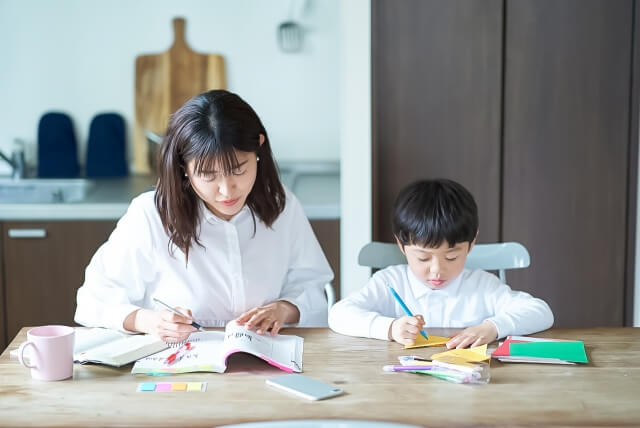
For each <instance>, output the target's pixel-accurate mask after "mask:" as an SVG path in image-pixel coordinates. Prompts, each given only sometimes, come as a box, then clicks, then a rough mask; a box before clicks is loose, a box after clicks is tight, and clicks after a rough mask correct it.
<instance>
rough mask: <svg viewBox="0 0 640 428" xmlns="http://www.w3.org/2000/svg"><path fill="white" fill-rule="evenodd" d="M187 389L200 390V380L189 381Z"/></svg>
mask: <svg viewBox="0 0 640 428" xmlns="http://www.w3.org/2000/svg"><path fill="white" fill-rule="evenodd" d="M187 391H202V382H189V383H188V384H187Z"/></svg>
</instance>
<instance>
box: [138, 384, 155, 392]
mask: <svg viewBox="0 0 640 428" xmlns="http://www.w3.org/2000/svg"><path fill="white" fill-rule="evenodd" d="M155 390H156V384H155V382H145V383H141V384H140V387H139V388H138V391H143V392H150V391H155Z"/></svg>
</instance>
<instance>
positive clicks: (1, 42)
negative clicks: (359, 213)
mask: <svg viewBox="0 0 640 428" xmlns="http://www.w3.org/2000/svg"><path fill="white" fill-rule="evenodd" d="M296 1H297V2H298V3H300V0H294V3H295V2H296ZM301 3H302V4H304V5H305V9H304V11H303V13H302V15H301V16H300V20H299V21H300V22H301V24H302V25H304V27H305V29H306V35H305V40H304V42H305V44H304V49H303V51H302V52H300V53H296V54H287V53H282V52H280V51H279V49H278V46H277V42H276V28H277V26H278V25H279V24H280V23H281V22H282V21H284V20H286V19H287V18H289V9H290V4H292V3H290V2H289V1H288V0H269V1H264V0H186V1H179V2H178V1H169V0H135V1H130V0H109V1H106V0H105V1H99V0H56V1H48V0H0V111H1V114H0V149H2V150H5V151H8V150H10V149H11V142H12V140H13V139H14V138H15V137H21V138H24V139H26V140H28V141H30V142H32V143H34V144H35V141H36V135H37V124H38V120H39V118H40V116H41V115H42V114H43V113H44V112H46V111H49V110H58V111H64V112H67V113H68V114H70V115H71V117H72V119H73V120H74V124H75V129H76V134H77V136H78V143H79V145H80V148H81V163H82V164H84V161H83V160H82V159H83V157H82V154H83V153H84V146H85V144H86V138H87V133H88V128H89V123H90V120H91V118H92V117H93V115H94V114H96V113H98V112H102V111H116V112H119V113H120V114H122V115H123V116H124V117H125V119H126V120H127V122H128V123H129V124H131V123H132V122H133V108H134V71H135V57H136V56H137V55H141V54H150V53H159V52H162V51H164V50H166V49H167V48H169V46H170V45H171V44H172V42H173V29H172V24H171V20H172V18H173V17H176V16H182V17H184V18H185V19H186V21H187V26H186V33H187V41H188V43H189V45H190V46H191V48H192V49H194V50H196V51H198V52H202V53H218V54H221V55H223V56H224V57H225V60H226V71H227V82H228V88H229V89H230V90H232V91H234V92H237V93H238V94H239V95H240V96H242V97H243V98H244V99H245V100H246V101H248V102H249V103H250V104H251V105H252V106H253V107H254V108H255V109H256V111H257V112H258V114H259V115H260V116H261V118H262V120H263V121H264V123H265V126H266V128H267V131H268V132H269V134H270V137H271V141H272V144H273V149H274V152H275V154H276V157H277V158H278V159H283V160H298V159H301V160H313V159H323V160H325V159H326V160H337V159H338V158H339V156H340V148H339V129H338V120H339V113H338V106H339V99H338V84H339V75H338V73H339V61H340V59H339V6H338V0H307V1H306V2H305V1H304V0H302V2H301ZM28 155H30V156H31V157H35V149H34V147H32V148H31V150H29V152H28ZM0 163H1V164H4V163H3V162H0Z"/></svg>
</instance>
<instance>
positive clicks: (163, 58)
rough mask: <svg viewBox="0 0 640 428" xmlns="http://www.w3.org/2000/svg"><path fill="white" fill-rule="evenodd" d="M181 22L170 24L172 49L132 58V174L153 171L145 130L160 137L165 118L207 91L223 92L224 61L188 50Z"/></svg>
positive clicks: (177, 19) (214, 56)
mask: <svg viewBox="0 0 640 428" xmlns="http://www.w3.org/2000/svg"><path fill="white" fill-rule="evenodd" d="M185 25H186V24H185V20H184V19H183V18H175V19H174V20H173V31H174V41H173V45H172V46H171V47H170V48H169V49H168V50H167V51H165V52H163V53H159V54H153V55H140V56H138V57H136V99H135V103H136V112H135V124H134V130H133V160H134V171H133V172H134V173H136V174H149V173H151V172H152V171H153V170H154V165H155V152H156V151H157V150H155V148H154V147H153V146H150V145H149V142H148V141H147V138H146V136H145V130H149V131H152V132H154V133H156V134H164V133H165V130H166V128H167V122H168V119H169V115H170V114H171V113H173V112H175V111H176V110H177V109H178V108H179V107H180V106H181V105H182V104H183V103H184V102H185V101H187V100H188V99H189V98H191V97H193V96H194V95H197V94H199V93H201V92H205V91H207V90H209V89H224V88H226V79H225V73H224V59H223V58H222V56H220V55H215V54H201V53H197V52H194V51H193V50H191V48H189V46H188V45H187V42H186V39H185Z"/></svg>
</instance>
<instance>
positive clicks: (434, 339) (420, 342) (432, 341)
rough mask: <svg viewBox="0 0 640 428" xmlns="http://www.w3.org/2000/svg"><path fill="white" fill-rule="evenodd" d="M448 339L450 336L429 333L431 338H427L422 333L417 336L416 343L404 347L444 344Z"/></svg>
mask: <svg viewBox="0 0 640 428" xmlns="http://www.w3.org/2000/svg"><path fill="white" fill-rule="evenodd" d="M448 341H449V338H448V337H442V336H431V335H429V338H428V339H425V338H424V337H422V336H421V335H418V337H416V343H414V344H413V345H405V346H404V349H411V348H422V347H424V346H443V345H444V344H446V343H447V342H448Z"/></svg>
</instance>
